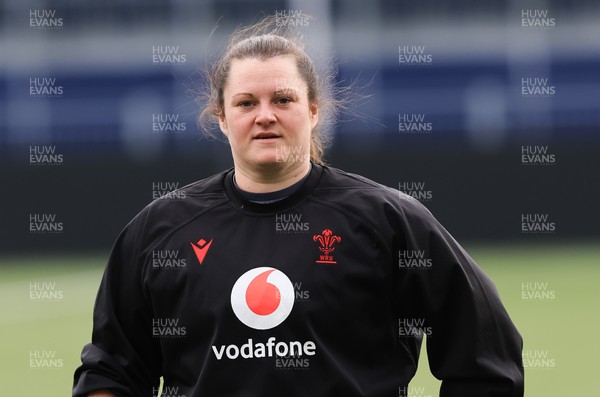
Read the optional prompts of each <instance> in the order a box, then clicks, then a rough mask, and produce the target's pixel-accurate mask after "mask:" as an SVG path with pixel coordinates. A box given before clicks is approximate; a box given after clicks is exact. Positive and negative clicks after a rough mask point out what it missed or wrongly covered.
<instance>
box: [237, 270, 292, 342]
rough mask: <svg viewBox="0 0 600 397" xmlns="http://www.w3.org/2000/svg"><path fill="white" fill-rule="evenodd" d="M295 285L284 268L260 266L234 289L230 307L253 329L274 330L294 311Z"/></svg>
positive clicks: (251, 271) (245, 276) (239, 281)
mask: <svg viewBox="0 0 600 397" xmlns="http://www.w3.org/2000/svg"><path fill="white" fill-rule="evenodd" d="M293 306H294V286H293V284H292V282H291V281H290V279H289V278H288V277H287V276H286V275H285V274H284V273H283V272H281V271H279V270H277V269H275V268H272V267H257V268H254V269H251V270H248V271H247V272H246V273H244V274H242V275H241V276H240V278H238V280H237V281H236V282H235V284H234V285H233V288H232V289H231V308H232V309H233V312H234V313H235V315H236V316H237V318H238V319H239V320H240V321H241V322H242V323H244V324H246V325H247V326H248V327H250V328H254V329H261V330H262V329H271V328H274V327H276V326H278V325H279V324H281V323H282V322H283V321H284V320H285V319H286V318H287V317H288V316H289V314H290V313H291V312H292V307H293Z"/></svg>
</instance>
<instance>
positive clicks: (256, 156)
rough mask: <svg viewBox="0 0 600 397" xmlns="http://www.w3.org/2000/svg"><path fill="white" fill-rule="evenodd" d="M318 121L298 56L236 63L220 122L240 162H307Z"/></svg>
mask: <svg viewBox="0 0 600 397" xmlns="http://www.w3.org/2000/svg"><path fill="white" fill-rule="evenodd" d="M317 120H318V109H317V106H316V105H314V104H310V103H309V101H308V89H307V86H306V83H305V82H304V81H303V80H302V78H301V77H300V75H299V73H298V69H297V67H296V61H295V59H294V57H293V56H292V55H282V56H276V57H272V58H269V59H266V60H260V59H254V58H251V59H235V60H233V61H232V62H231V68H230V71H229V77H228V79H227V83H226V85H225V88H224V90H223V114H221V115H220V117H219V124H220V127H221V131H223V133H224V134H225V135H226V136H227V138H228V139H229V143H230V145H231V151H232V154H233V160H234V162H235V164H236V166H241V167H244V168H256V167H257V166H258V167H261V166H265V165H269V166H272V165H277V166H280V167H294V166H298V165H299V164H300V163H307V162H308V161H309V159H310V141H311V132H312V130H313V128H314V127H315V125H316V124H317Z"/></svg>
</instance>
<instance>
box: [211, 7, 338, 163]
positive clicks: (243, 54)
mask: <svg viewBox="0 0 600 397" xmlns="http://www.w3.org/2000/svg"><path fill="white" fill-rule="evenodd" d="M300 17H302V18H305V19H306V20H308V19H310V17H309V16H308V15H301V16H300ZM280 18H281V17H276V16H273V15H271V16H267V17H265V18H263V19H262V20H260V21H259V22H257V23H256V24H254V25H250V26H247V27H244V28H241V29H238V30H237V31H236V32H234V33H233V34H232V36H231V38H230V41H229V45H228V46H227V48H226V50H225V52H224V54H223V55H222V56H221V57H220V58H219V59H218V60H217V61H216V62H215V63H214V64H213V66H212V67H211V68H210V69H208V70H207V72H206V79H207V83H208V87H207V91H208V92H207V93H206V106H205V108H204V109H203V111H202V113H201V114H200V117H199V124H200V126H201V127H202V129H203V130H204V131H205V132H207V133H208V134H211V135H213V131H214V124H215V122H217V121H218V117H219V116H220V115H221V114H222V112H223V107H224V103H223V90H224V88H225V85H226V83H227V78H228V77H229V71H230V68H231V62H232V61H233V60H234V59H249V58H257V59H260V60H265V59H269V58H272V57H275V56H279V55H293V56H294V58H295V59H296V66H297V67H298V72H299V74H300V77H301V78H302V80H303V81H304V82H305V83H306V85H307V88H308V90H307V94H308V101H309V103H310V104H312V105H317V106H318V107H319V121H318V123H317V125H316V126H315V128H313V130H312V131H311V143H310V158H311V160H312V161H313V162H315V163H317V164H323V163H324V154H325V147H326V145H327V143H328V138H327V137H326V136H325V133H324V132H323V128H322V127H323V125H325V124H330V123H332V122H333V121H334V119H335V116H336V114H337V108H338V106H337V105H338V103H336V101H335V99H334V98H333V84H332V80H333V76H334V73H333V71H332V70H331V69H330V68H327V69H326V71H325V72H322V73H321V74H320V75H319V73H318V72H317V68H316V66H315V64H314V63H313V61H312V59H311V58H310V57H309V56H308V54H307V53H306V51H305V50H304V45H303V38H302V35H301V34H300V32H299V31H298V30H297V29H294V28H292V27H290V26H289V25H290V24H282V23H280V22H281V21H280V20H279V19H280ZM280 25H284V26H280ZM213 136H214V135H213Z"/></svg>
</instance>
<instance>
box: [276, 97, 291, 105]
mask: <svg viewBox="0 0 600 397" xmlns="http://www.w3.org/2000/svg"><path fill="white" fill-rule="evenodd" d="M290 102H292V99H291V98H287V97H282V98H277V103H279V104H282V105H287V104H288V103H290Z"/></svg>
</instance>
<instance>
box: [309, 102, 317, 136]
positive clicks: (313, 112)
mask: <svg viewBox="0 0 600 397" xmlns="http://www.w3.org/2000/svg"><path fill="white" fill-rule="evenodd" d="M308 111H309V113H310V114H309V116H310V126H311V130H312V129H314V128H315V127H316V125H317V123H318V122H319V105H317V103H316V102H313V103H311V104H310V105H309V108H308Z"/></svg>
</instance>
